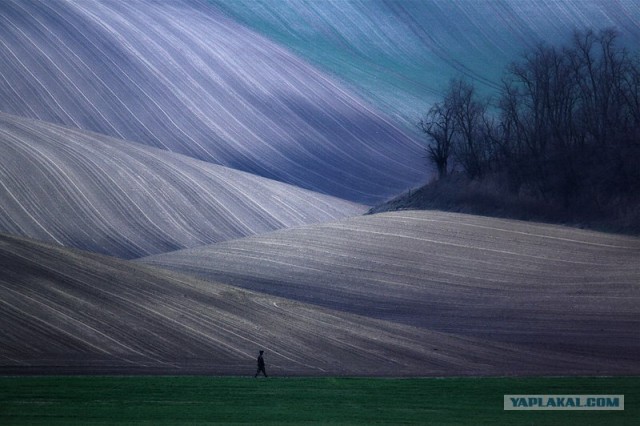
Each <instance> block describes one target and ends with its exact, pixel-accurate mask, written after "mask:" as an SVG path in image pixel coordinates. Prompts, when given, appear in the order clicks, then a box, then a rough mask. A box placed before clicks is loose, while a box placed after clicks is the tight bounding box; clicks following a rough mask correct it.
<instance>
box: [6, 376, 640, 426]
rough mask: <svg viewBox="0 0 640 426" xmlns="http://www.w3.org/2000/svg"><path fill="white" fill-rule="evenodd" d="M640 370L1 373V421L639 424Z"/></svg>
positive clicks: (82, 422) (71, 422)
mask: <svg viewBox="0 0 640 426" xmlns="http://www.w3.org/2000/svg"><path fill="white" fill-rule="evenodd" d="M504 394H623V395H625V410H624V411H617V412H616V411H504V410H503V395H504ZM639 401H640V378H445V379H438V378H415V379H414V378H412V379H378V378H269V379H263V378H260V379H253V378H239V377H202V376H198V377H191V376H185V377H135V376H127V377H0V424H1V425H59V424H64V425H67V424H149V425H178V424H234V423H253V424H258V423H259V424H261V425H267V424H283V423H288V424H370V423H378V424H445V425H446V424H450V425H459V424H474V425H478V424H491V425H494V424H505V425H507V424H508V425H514V424H523V425H524V424H526V425H530V424H535V425H539V424H543V425H570V424H575V425H607V426H614V425H624V424H638V421H639V419H640V410H639V409H638V407H639V404H638V402H639Z"/></svg>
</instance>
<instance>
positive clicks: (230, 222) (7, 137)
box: [0, 113, 363, 258]
mask: <svg viewBox="0 0 640 426" xmlns="http://www.w3.org/2000/svg"><path fill="white" fill-rule="evenodd" d="M362 211H363V208H362V207H361V206H360V205H357V204H354V203H351V202H347V201H344V200H341V199H337V198H334V197H330V196H326V195H321V194H317V193H314V192H311V191H307V190H303V189H300V188H296V187H293V186H290V185H287V184H283V183H280V182H277V181H273V180H269V179H265V178H261V177H258V176H255V175H250V174H247V173H244V172H239V171H236V170H232V169H228V168H225V167H222V166H216V165H212V164H210V163H206V162H203V161H199V160H194V159H192V158H189V157H185V156H182V155H179V154H173V153H169V152H166V151H163V150H159V149H155V148H151V147H148V146H144V145H138V144H133V143H126V142H123V141H118V140H116V139H112V138H108V137H105V136H102V135H98V134H94V133H88V132H84V131H79V130H74V129H69V128H65V127H61V126H56V125H52V124H49V123H44V122H39V121H36V120H28V119H21V118H17V117H14V116H10V115H7V114H2V113H0V232H6V233H10V234H14V235H21V236H28V237H31V238H35V239H38V240H43V241H49V242H56V243H59V244H62V245H65V246H70V247H77V248H82V249H86V250H90V251H96V252H101V253H105V254H110V255H113V256H118V257H123V258H131V257H139V256H144V255H149V254H157V253H162V252H165V251H168V250H176V249H178V248H185V247H194V246H198V245H203V244H211V243H214V242H220V241H224V240H228V239H232V238H238V237H242V236H247V235H252V234H256V233H260V232H266V231H271V230H274V229H280V228H284V227H289V226H297V225H301V224H305V223H314V222H320V221H328V220H332V219H336V218H339V217H344V216H347V215H355V214H359V213H361V212H362Z"/></svg>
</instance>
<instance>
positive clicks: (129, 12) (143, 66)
mask: <svg viewBox="0 0 640 426" xmlns="http://www.w3.org/2000/svg"><path fill="white" fill-rule="evenodd" d="M0 55H2V57H3V58H4V59H3V61H1V62H0V77H1V78H0V111H2V112H5V113H9V114H14V115H18V116H23V117H27V118H33V119H38V120H43V121H47V122H52V123H56V124H62V125H66V126H70V127H76V128H80V129H84V130H90V131H94V132H98V133H102V134H104V135H108V136H113V137H117V138H120V139H125V140H130V141H134V142H139V143H143V144H148V145H151V146H155V147H159V148H163V149H166V150H170V151H174V152H178V153H182V154H185V155H188V156H192V157H194V158H197V159H201V160H205V161H208V162H212V163H216V164H220V165H224V166H228V167H232V168H234V169H238V170H243V171H247V172H251V173H253V174H257V175H260V176H263V177H267V178H272V179H276V180H280V181H283V182H287V183H290V184H294V185H296V186H300V187H303V188H307V189H312V190H315V191H318V192H322V193H326V194H330V195H334V196H338V197H341V198H345V199H349V200H352V201H357V202H362V203H369V204H373V203H376V202H379V201H381V200H383V199H385V198H388V197H390V196H392V195H394V194H397V193H398V192H401V191H402V190H403V189H405V188H406V187H408V186H411V185H414V184H416V183H419V182H421V181H422V180H424V172H423V169H424V164H423V161H422V158H421V154H420V153H421V144H420V142H418V141H416V140H414V138H413V136H412V135H411V134H410V133H407V132H406V131H405V130H403V128H402V126H398V125H396V124H394V122H393V121H392V120H391V119H390V118H389V117H388V116H386V115H385V114H384V113H383V112H382V111H381V110H379V109H376V108H375V107H374V106H373V105H372V104H370V103H368V102H365V101H363V100H362V99H360V98H359V97H357V96H356V95H354V94H353V93H352V92H351V91H350V90H348V89H347V88H346V86H343V85H342V84H341V83H340V82H339V80H337V79H336V78H334V77H332V76H331V75H329V74H327V73H323V72H321V71H319V70H318V69H316V68H314V67H313V66H311V65H309V64H308V63H307V62H305V61H304V60H303V59H301V58H299V57H298V56H295V55H294V54H292V53H291V52H290V51H288V50H287V49H285V48H283V47H281V46H279V45H278V44H276V43H274V42H272V41H270V40H268V39H267V38H265V37H263V36H261V35H259V34H257V33H256V32H253V31H251V30H249V29H247V28H246V27H244V26H242V25H241V24H239V23H236V22H235V21H233V20H231V19H229V18H227V17H226V16H224V14H223V13H222V12H220V11H218V9H216V8H214V7H213V6H211V5H210V4H209V3H207V2H206V1H204V0H203V1H198V0H193V1H189V0H185V1H171V2H154V1H146V0H141V1H136V2H133V3H129V2H118V1H104V2H100V1H92V0H82V1H71V2H45V1H34V2H23V1H13V0H9V1H3V2H2V3H0Z"/></svg>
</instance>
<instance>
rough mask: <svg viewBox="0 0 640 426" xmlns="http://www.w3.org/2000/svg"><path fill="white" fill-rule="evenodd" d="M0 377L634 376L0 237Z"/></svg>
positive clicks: (577, 359) (627, 368) (575, 359)
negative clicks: (261, 367)
mask: <svg viewBox="0 0 640 426" xmlns="http://www.w3.org/2000/svg"><path fill="white" fill-rule="evenodd" d="M0 306H1V309H0V335H1V336H2V345H0V374H9V373H18V374H27V373H49V374H52V373H72V372H75V373H88V374H96V373H172V374H175V373H184V374H192V373H212V374H243V375H250V374H253V373H254V372H255V357H256V355H257V351H258V349H264V350H265V351H266V353H267V361H268V368H269V370H268V371H270V372H271V373H272V374H275V375H283V374H305V375H315V374H331V375H335V374H364V375H404V374H413V375H415V374H423V375H463V374H478V375H483V374H532V373H541V374H547V373H548V374H560V373H564V374H570V373H576V374H578V373H582V374H584V373H586V372H593V371H595V370H596V369H600V368H601V371H603V372H611V373H614V372H618V373H620V372H632V371H635V370H634V365H633V364H630V363H625V362H621V363H617V364H612V363H610V364H606V363H604V362H603V361H602V359H598V358H593V357H581V356H565V355H563V354H562V353H558V352H554V351H548V350H534V351H530V350H526V349H523V348H520V347H518V346H515V345H510V344H494V343H491V342H488V341H483V340H478V339H472V338H462V337H456V336H453V335H448V334H445V333H439V332H432V331H428V330H425V329H419V328H413V327H409V326H406V325H400V324H397V323H393V322H386V321H380V320H374V319H371V318H366V317H362V316H356V315H352V314H347V313H341V312H337V311H331V310H327V309H324V308H320V307H317V306H316V307H314V306H312V305H305V304H303V303H300V302H294V301H288V300H285V299H280V298H277V297H273V296H266V295H263V294H258V293H253V292H249V291H245V290H240V289H237V288H234V287H229V286H225V285H222V284H218V283H207V282H202V281H197V280H195V279H193V278H190V277H188V276H181V275H179V274H169V273H167V272H164V273H162V272H159V271H156V270H154V269H152V268H150V267H148V266H144V265H140V264H135V263H130V262H127V261H123V260H117V259H115V258H107V257H103V256H100V255H95V254H94V255H92V254H87V253H83V252H80V251H71V250H69V249H64V248H59V247H54V246H48V245H45V244H43V243H36V242H32V241H27V240H23V239H19V238H16V237H9V236H4V235H0Z"/></svg>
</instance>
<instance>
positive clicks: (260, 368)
mask: <svg viewBox="0 0 640 426" xmlns="http://www.w3.org/2000/svg"><path fill="white" fill-rule="evenodd" d="M261 371H262V374H264V377H269V376H267V372H266V371H265V369H264V365H262V366H259V367H258V371H256V375H255V376H253V377H258V374H260V372H261Z"/></svg>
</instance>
